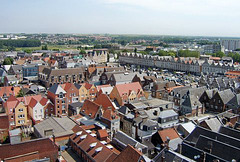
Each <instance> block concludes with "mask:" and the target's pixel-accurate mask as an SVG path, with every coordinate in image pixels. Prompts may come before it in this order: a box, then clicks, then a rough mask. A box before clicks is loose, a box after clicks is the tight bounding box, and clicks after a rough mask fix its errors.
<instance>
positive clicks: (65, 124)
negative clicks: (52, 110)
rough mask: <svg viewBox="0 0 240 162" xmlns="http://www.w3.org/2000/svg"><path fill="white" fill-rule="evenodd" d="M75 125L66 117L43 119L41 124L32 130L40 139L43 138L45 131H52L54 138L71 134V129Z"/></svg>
mask: <svg viewBox="0 0 240 162" xmlns="http://www.w3.org/2000/svg"><path fill="white" fill-rule="evenodd" d="M75 125H76V123H74V122H73V121H72V120H71V119H69V118H68V117H61V118H57V117H49V118H48V119H45V120H44V121H42V122H41V123H38V124H36V125H35V126H34V128H35V129H36V130H37V131H38V132H39V133H40V135H41V136H42V137H45V133H44V131H45V130H51V129H53V131H54V135H55V136H56V137H58V136H62V135H68V134H72V133H73V131H72V128H73V127H74V126H75Z"/></svg>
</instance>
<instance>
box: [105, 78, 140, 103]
mask: <svg viewBox="0 0 240 162" xmlns="http://www.w3.org/2000/svg"><path fill="white" fill-rule="evenodd" d="M109 97H110V99H111V100H113V101H114V100H116V101H117V102H118V104H119V105H120V106H123V105H124V104H125V103H128V102H130V101H134V100H139V99H141V98H142V97H144V91H143V89H142V87H141V85H140V84H139V82H134V83H129V84H119V85H116V86H115V87H114V88H113V90H112V92H111V93H110V95H109Z"/></svg>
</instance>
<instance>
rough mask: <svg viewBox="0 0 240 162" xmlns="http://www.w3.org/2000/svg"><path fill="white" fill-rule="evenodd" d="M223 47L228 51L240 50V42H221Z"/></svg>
mask: <svg viewBox="0 0 240 162" xmlns="http://www.w3.org/2000/svg"><path fill="white" fill-rule="evenodd" d="M221 45H222V46H224V47H225V49H228V50H232V51H234V50H236V49H238V48H240V40H221Z"/></svg>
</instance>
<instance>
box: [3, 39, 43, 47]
mask: <svg viewBox="0 0 240 162" xmlns="http://www.w3.org/2000/svg"><path fill="white" fill-rule="evenodd" d="M4 46H5V47H40V46H41V42H40V40H11V39H9V40H0V48H3V47H4Z"/></svg>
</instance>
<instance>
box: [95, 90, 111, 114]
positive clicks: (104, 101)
mask: <svg viewBox="0 0 240 162" xmlns="http://www.w3.org/2000/svg"><path fill="white" fill-rule="evenodd" d="M94 102H95V103H96V104H98V105H101V106H102V108H103V110H107V109H108V108H109V107H111V108H112V110H113V111H114V110H115V107H114V105H113V104H112V101H111V100H110V98H109V97H108V96H107V95H105V94H100V95H99V96H98V97H97V99H96V100H95V101H94Z"/></svg>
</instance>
